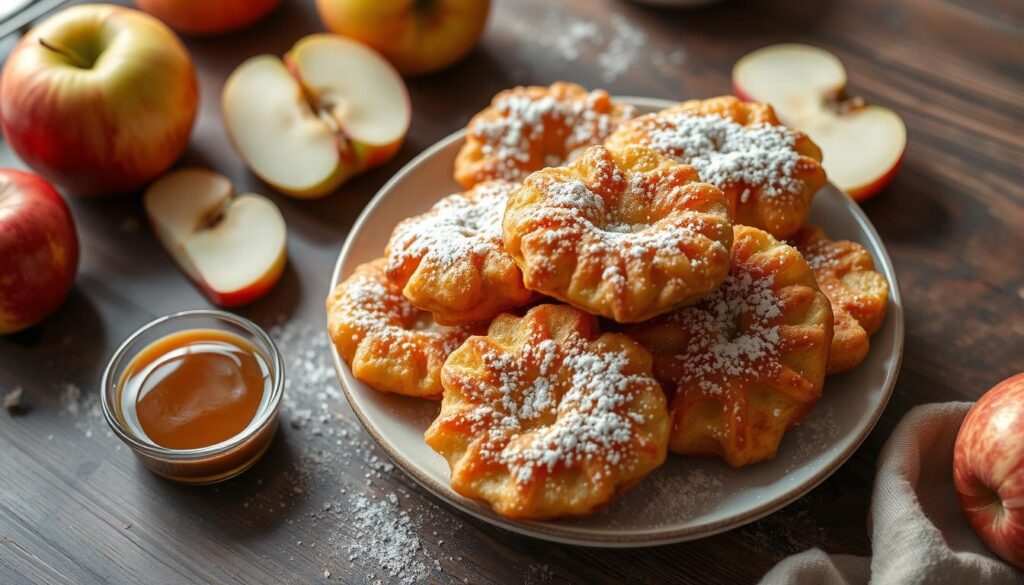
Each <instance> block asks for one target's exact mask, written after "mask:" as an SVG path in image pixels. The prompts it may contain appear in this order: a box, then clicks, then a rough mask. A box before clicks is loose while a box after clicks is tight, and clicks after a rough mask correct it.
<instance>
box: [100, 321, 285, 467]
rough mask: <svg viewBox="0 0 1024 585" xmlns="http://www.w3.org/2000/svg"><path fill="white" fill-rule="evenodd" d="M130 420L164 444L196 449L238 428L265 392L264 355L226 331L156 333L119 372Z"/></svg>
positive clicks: (124, 412)
mask: <svg viewBox="0 0 1024 585" xmlns="http://www.w3.org/2000/svg"><path fill="white" fill-rule="evenodd" d="M120 388H121V401H120V402H121V406H122V416H123V419H124V421H125V422H126V423H127V424H128V426H130V427H132V428H133V430H134V431H135V432H137V433H139V432H140V431H141V433H140V434H142V435H144V436H145V437H147V438H149V440H150V441H152V442H153V443H155V444H157V445H159V446H161V447H166V448H168V449H197V448H201V447H208V446H210V445H216V444H217V443H221V442H223V441H226V440H228V439H230V438H232V437H234V436H236V435H238V434H239V433H241V432H242V431H244V430H245V429H246V428H247V427H248V426H249V425H250V423H252V422H253V419H255V418H256V416H257V413H258V412H259V411H260V406H261V405H262V404H263V403H264V401H265V400H266V398H267V395H269V393H270V373H269V368H268V365H267V361H266V359H265V357H264V356H263V355H262V353H260V352H259V350H257V349H256V347H254V346H253V344H252V343H250V342H249V341H247V340H245V339H243V338H242V337H239V336H238V335H235V334H233V333H229V332H227V331H219V330H215V329H192V330H188V331H181V332H178V333H174V334H171V335H168V336H166V337H164V338H161V339H159V340H157V341H155V342H153V343H152V344H150V345H149V346H147V347H146V348H145V349H143V350H142V351H141V352H139V353H138V355H136V356H135V358H134V359H132V361H131V363H129V364H128V366H127V368H126V369H125V371H124V373H123V375H122V377H121V385H120Z"/></svg>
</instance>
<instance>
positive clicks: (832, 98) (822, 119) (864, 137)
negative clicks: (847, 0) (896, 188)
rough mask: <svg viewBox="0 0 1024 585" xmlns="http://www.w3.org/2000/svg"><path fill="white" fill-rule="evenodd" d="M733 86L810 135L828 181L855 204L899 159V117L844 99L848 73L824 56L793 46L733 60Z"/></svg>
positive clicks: (902, 140)
mask: <svg viewBox="0 0 1024 585" xmlns="http://www.w3.org/2000/svg"><path fill="white" fill-rule="evenodd" d="M732 81H733V93H734V94H736V96H737V97H739V98H740V99H743V100H747V101H759V102H766V103H769V104H771V105H772V107H774V108H775V111H776V113H777V114H778V116H779V119H780V120H781V121H782V122H783V123H784V124H786V125H787V126H789V127H791V128H796V129H797V130H801V131H803V132H805V133H806V134H807V135H808V136H810V137H811V140H813V141H814V142H815V143H817V144H818V146H819V147H821V150H822V153H823V158H824V160H823V163H822V164H823V166H824V167H825V171H826V172H827V173H828V178H829V180H830V181H832V183H834V184H835V185H836V186H838V187H839V188H840V189H842V190H844V191H846V192H847V193H849V194H850V196H851V197H853V198H854V199H856V200H858V201H864V200H866V199H869V198H870V197H872V196H874V195H875V194H876V193H877V192H878V191H879V190H880V189H882V187H884V186H885V185H886V184H887V183H888V182H889V181H890V180H891V179H892V177H893V175H895V173H896V170H897V169H898V168H899V166H900V164H901V163H902V161H903V152H904V150H905V149H906V146H907V130H906V126H905V125H904V124H903V120H902V119H901V118H900V117H899V116H898V115H897V114H896V113H895V112H893V111H892V110H889V109H886V108H883V107H880V106H872V105H867V104H865V103H864V102H863V100H861V99H859V98H848V97H847V96H846V95H845V89H846V70H845V69H844V68H843V64H842V63H841V62H840V61H839V59H837V58H836V57H835V56H834V55H832V54H831V53H829V52H828V51H825V50H823V49H819V48H817V47H812V46H809V45H801V44H795V43H791V44H782V45H773V46H770V47H764V48H762V49H758V50H757V51H754V52H753V53H750V54H748V55H746V56H745V57H743V58H742V59H740V60H739V61H737V62H736V65H735V67H734V68H733V73H732Z"/></svg>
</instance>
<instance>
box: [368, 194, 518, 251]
mask: <svg viewBox="0 0 1024 585" xmlns="http://www.w3.org/2000/svg"><path fill="white" fill-rule="evenodd" d="M514 189H515V185H514V184H512V183H506V182H503V181H493V182H489V183H482V184H481V185H479V186H478V187H477V188H476V189H475V190H474V191H473V192H472V195H471V196H466V195H464V194H461V193H456V194H454V195H449V196H448V197H445V198H444V199H442V200H441V201H439V202H438V203H437V204H436V205H434V207H432V208H431V210H430V211H429V212H427V213H425V214H423V215H420V216H417V217H414V218H410V219H407V220H405V221H403V222H402V223H400V224H399V225H398V227H397V228H395V232H394V234H393V235H392V236H391V242H390V244H389V254H388V270H394V269H396V268H397V267H398V266H400V265H402V264H403V263H404V262H406V261H408V260H410V259H411V260H418V261H419V262H421V263H423V264H426V265H430V266H436V267H437V268H439V269H441V270H444V269H447V268H449V267H450V266H452V265H453V264H455V263H456V262H457V261H459V260H460V259H464V258H467V257H468V256H470V255H475V256H483V255H486V254H490V253H494V252H497V251H500V250H504V247H503V246H502V243H501V218H502V216H503V215H504V213H505V203H506V202H507V201H508V196H509V193H510V192H511V191H512V190H514Z"/></svg>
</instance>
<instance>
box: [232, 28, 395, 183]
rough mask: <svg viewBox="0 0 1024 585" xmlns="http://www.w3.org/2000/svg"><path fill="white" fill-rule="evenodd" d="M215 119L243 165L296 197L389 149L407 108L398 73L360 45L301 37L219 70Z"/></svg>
mask: <svg viewBox="0 0 1024 585" xmlns="http://www.w3.org/2000/svg"><path fill="white" fill-rule="evenodd" d="M222 110H223V118H224V126H225V128H227V131H228V134H229V135H230V136H231V140H232V143H233V144H234V145H235V148H236V150H238V152H239V154H240V155H241V157H242V159H243V160H244V161H245V163H246V165H248V167H249V168H250V169H251V170H252V171H253V172H254V173H256V174H257V175H258V176H259V177H260V178H262V179H263V180H264V181H266V182H267V183H268V184H270V185H271V186H273V187H274V188H276V189H278V190H279V191H281V192H283V193H287V194H289V195H292V196H295V197H303V198H308V197H320V196H323V195H326V194H327V193H330V192H331V191H333V190H334V189H336V188H337V187H338V186H339V185H341V184H342V183H343V182H345V181H346V180H347V179H349V178H350V177H352V176H354V175H356V174H357V173H360V172H363V171H365V170H367V169H369V168H372V167H374V166H377V165H379V164H381V163H383V162H385V161H387V160H388V159H390V158H391V157H393V156H394V155H395V153H397V152H398V150H399V149H400V148H401V146H402V142H403V141H404V139H405V134H406V132H407V131H408V129H409V121H410V118H411V115H412V111H411V108H410V106H409V95H408V92H407V91H406V87H405V83H404V82H403V81H402V78H401V76H399V75H398V73H397V72H396V71H395V69H394V68H393V67H392V66H391V65H390V64H388V62H387V61H386V60H385V59H384V58H383V57H381V56H380V55H379V54H378V53H377V52H375V51H374V50H373V49H370V48H369V47H367V46H365V45H363V44H361V43H358V42H356V41H353V40H351V39H346V38H342V37H339V36H336V35H329V34H317V35H310V36H308V37H305V38H303V39H301V40H300V41H299V42H298V43H296V44H295V46H294V47H293V48H292V50H291V51H289V52H288V54H286V55H285V57H284V61H282V60H281V59H278V58H277V57H274V56H271V55H261V56H257V57H253V58H251V59H249V60H247V61H245V62H244V63H242V64H241V65H240V66H239V67H238V68H237V69H236V70H235V71H234V72H233V73H232V74H231V76H230V77H229V78H228V80H227V83H225V85H224V93H223V96H222Z"/></svg>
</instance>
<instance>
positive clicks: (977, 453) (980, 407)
mask: <svg viewBox="0 0 1024 585" xmlns="http://www.w3.org/2000/svg"><path fill="white" fill-rule="evenodd" d="M953 483H954V484H955V485H956V491H957V494H958V495H959V496H960V505H961V506H962V507H963V509H964V513H965V514H966V515H967V519H968V521H970V523H971V527H972V528H974V531H975V532H976V533H977V534H978V536H979V537H980V538H981V540H982V541H984V542H985V544H986V545H987V546H988V547H989V548H990V549H992V550H993V551H994V552H995V553H996V554H997V555H999V556H1000V557H1002V558H1003V559H1004V560H1005V561H1007V562H1009V563H1010V564H1012V565H1014V566H1015V567H1017V568H1019V569H1024V373H1021V374H1017V375H1016V376H1013V377H1011V378H1008V379H1006V380H1004V381H1002V382H1000V383H999V384H997V385H996V386H994V387H993V388H992V389H991V390H989V391H988V392H986V393H985V395H984V396H982V397H981V399H979V400H978V402H976V403H975V404H974V406H972V407H971V410H970V411H968V413H967V417H966V418H964V422H963V424H962V425H961V426H960V432H959V433H958V434H957V437H956V446H955V447H954V450H953Z"/></svg>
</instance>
